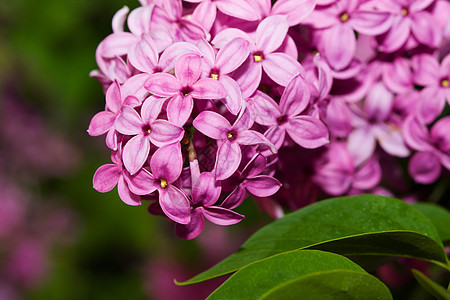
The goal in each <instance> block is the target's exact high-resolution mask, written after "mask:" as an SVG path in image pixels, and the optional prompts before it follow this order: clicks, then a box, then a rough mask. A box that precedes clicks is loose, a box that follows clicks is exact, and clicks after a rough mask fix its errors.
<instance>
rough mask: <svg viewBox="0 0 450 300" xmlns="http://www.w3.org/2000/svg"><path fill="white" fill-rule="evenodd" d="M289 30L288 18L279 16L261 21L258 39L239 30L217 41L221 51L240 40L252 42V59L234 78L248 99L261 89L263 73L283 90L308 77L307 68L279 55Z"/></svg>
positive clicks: (283, 54) (284, 55)
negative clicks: (301, 77) (233, 41)
mask: <svg viewBox="0 0 450 300" xmlns="http://www.w3.org/2000/svg"><path fill="white" fill-rule="evenodd" d="M288 29H289V21H288V20H287V17H286V16H281V15H277V16H270V17H267V18H265V19H264V20H263V21H261V23H260V24H259V25H258V28H257V29H256V34H255V38H254V39H252V38H250V37H249V36H248V35H247V34H246V33H245V32H243V31H239V30H237V29H228V30H224V31H222V32H220V33H219V34H218V35H217V36H216V37H215V38H214V40H213V44H214V45H217V46H218V47H219V48H220V47H221V46H222V45H224V44H226V43H227V42H228V41H229V40H231V39H233V38H235V37H236V36H238V37H242V38H245V39H247V40H249V41H251V43H250V56H249V58H248V59H247V60H246V62H245V63H244V64H243V65H242V66H241V67H240V68H239V69H237V70H236V71H235V73H234V76H233V77H234V78H235V79H236V82H237V83H238V84H239V86H240V87H241V89H242V94H243V97H244V98H247V97H249V96H251V94H253V92H254V91H255V90H256V88H257V87H258V85H259V83H260V82H261V77H262V70H264V72H265V73H266V74H267V75H268V76H269V77H270V79H272V80H273V81H275V82H276V83H277V84H280V85H282V86H286V85H287V84H288V83H289V81H290V80H291V79H292V78H293V77H294V76H296V75H297V74H302V75H304V74H305V71H304V69H303V67H302V66H301V65H300V63H299V62H298V61H297V60H296V59H294V58H292V57H291V56H289V55H287V54H285V53H282V52H279V51H277V50H278V48H279V47H280V46H281V44H282V43H283V41H284V39H285V37H286V35H287V31H288Z"/></svg>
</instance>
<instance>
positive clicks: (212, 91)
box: [191, 78, 227, 99]
mask: <svg viewBox="0 0 450 300" xmlns="http://www.w3.org/2000/svg"><path fill="white" fill-rule="evenodd" d="M191 95H192V97H193V98H196V99H221V98H225V97H226V96H227V91H226V90H225V88H224V87H223V85H222V83H220V82H219V81H217V80H215V79H212V78H203V79H200V80H199V81H197V82H196V83H195V84H194V85H193V86H192V92H191Z"/></svg>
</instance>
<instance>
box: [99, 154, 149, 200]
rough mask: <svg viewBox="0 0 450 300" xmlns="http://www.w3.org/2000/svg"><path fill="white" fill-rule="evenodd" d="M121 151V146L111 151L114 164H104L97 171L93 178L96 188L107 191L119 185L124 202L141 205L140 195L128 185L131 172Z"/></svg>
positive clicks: (101, 191) (103, 191) (118, 189)
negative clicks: (124, 164) (123, 160)
mask: <svg viewBox="0 0 450 300" xmlns="http://www.w3.org/2000/svg"><path fill="white" fill-rule="evenodd" d="M121 152H122V149H120V147H119V149H118V150H117V151H113V152H112V153H111V160H112V162H113V164H106V165H102V166H100V167H99V168H98V169H97V171H95V174H94V178H93V180H92V183H93V186H94V189H95V190H97V191H98V192H100V193H106V192H109V191H111V190H112V189H113V188H114V187H115V186H116V185H117V191H118V192H119V197H120V199H122V201H123V202H124V203H126V204H128V205H132V206H136V205H141V199H140V197H139V196H138V195H136V194H134V193H132V192H131V191H130V188H129V185H128V181H129V175H130V174H129V172H128V171H127V170H126V169H125V168H124V166H123V162H122V153H121Z"/></svg>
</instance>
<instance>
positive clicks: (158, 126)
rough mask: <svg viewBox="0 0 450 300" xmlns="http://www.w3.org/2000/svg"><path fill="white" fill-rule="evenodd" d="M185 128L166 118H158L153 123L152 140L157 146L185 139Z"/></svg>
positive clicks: (150, 135) (150, 136)
mask: <svg viewBox="0 0 450 300" xmlns="http://www.w3.org/2000/svg"><path fill="white" fill-rule="evenodd" d="M183 136H184V129H183V128H182V127H179V126H176V125H174V124H172V123H170V122H169V121H166V120H156V121H155V122H153V123H152V125H151V132H150V134H149V138H150V141H151V142H152V143H153V144H155V146H157V147H164V146H166V145H169V144H173V143H176V142H179V141H181V140H182V139H183Z"/></svg>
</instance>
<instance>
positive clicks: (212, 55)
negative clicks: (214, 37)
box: [198, 38, 249, 115]
mask: <svg viewBox="0 0 450 300" xmlns="http://www.w3.org/2000/svg"><path fill="white" fill-rule="evenodd" d="M198 46H199V47H200V49H201V52H202V54H203V57H202V58H203V61H204V63H203V64H202V72H203V74H204V76H203V77H210V78H213V79H216V80H218V81H219V82H220V83H221V84H222V85H223V87H224V88H225V90H226V91H227V93H228V94H227V96H226V98H224V99H221V101H222V102H223V103H224V105H225V106H226V107H227V109H228V110H229V111H230V112H231V113H232V114H234V115H236V114H238V113H239V111H240V110H241V107H242V102H243V99H242V94H241V89H240V88H239V85H238V84H237V83H236V81H235V80H234V79H233V78H231V77H230V76H229V75H228V74H230V73H231V72H233V71H234V70H236V69H237V68H238V67H239V66H240V65H242V63H243V62H244V61H245V60H246V59H247V57H248V54H249V42H248V41H246V40H245V39H242V38H236V39H234V40H231V41H230V42H229V43H228V44H226V45H225V46H223V47H222V48H221V49H220V50H219V51H218V52H217V54H216V52H215V51H214V49H213V48H212V46H211V45H210V44H209V43H208V42H206V41H205V40H202V41H201V42H200V43H199V44H198Z"/></svg>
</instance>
